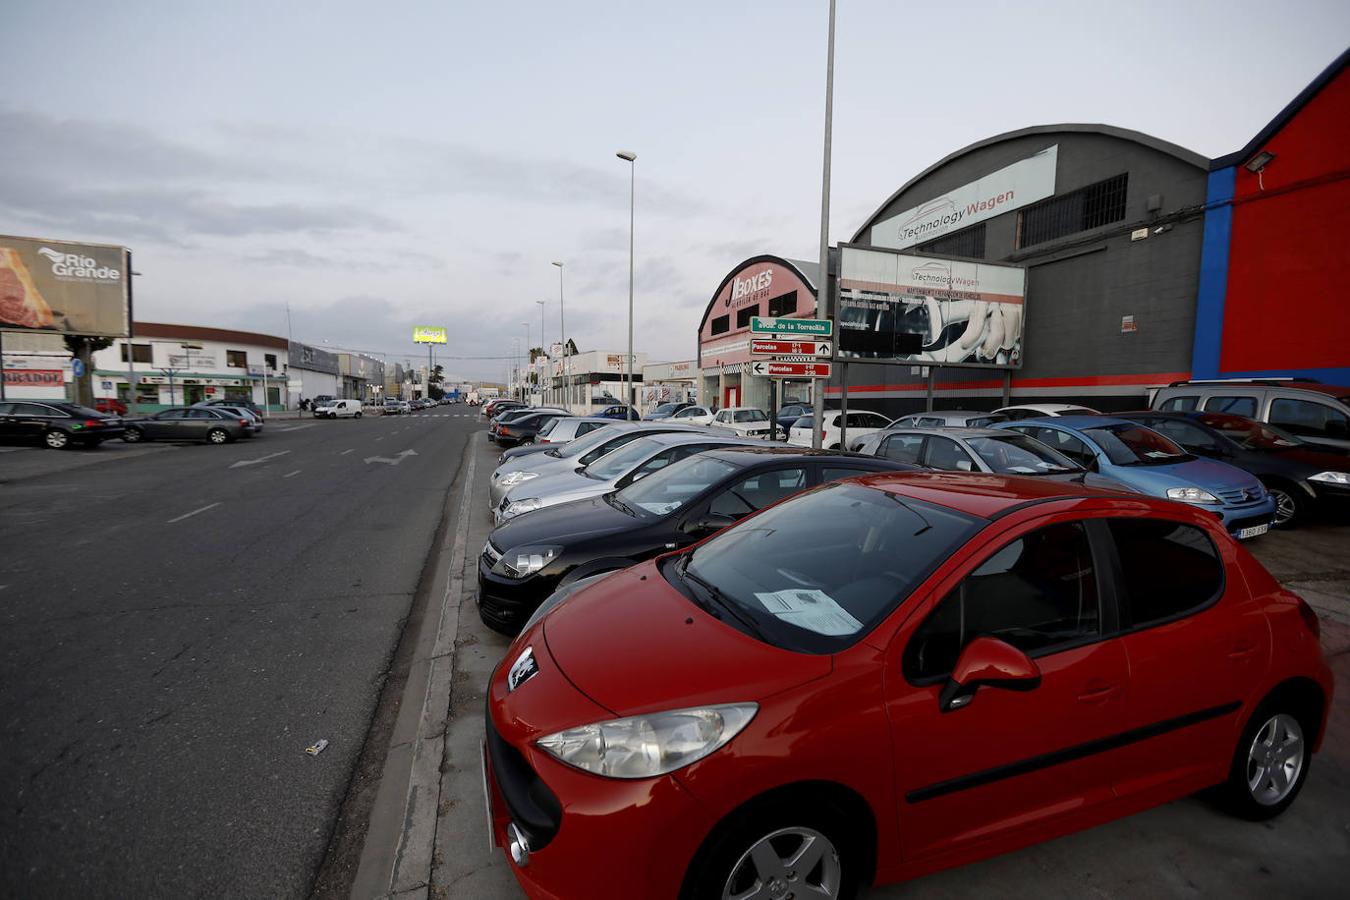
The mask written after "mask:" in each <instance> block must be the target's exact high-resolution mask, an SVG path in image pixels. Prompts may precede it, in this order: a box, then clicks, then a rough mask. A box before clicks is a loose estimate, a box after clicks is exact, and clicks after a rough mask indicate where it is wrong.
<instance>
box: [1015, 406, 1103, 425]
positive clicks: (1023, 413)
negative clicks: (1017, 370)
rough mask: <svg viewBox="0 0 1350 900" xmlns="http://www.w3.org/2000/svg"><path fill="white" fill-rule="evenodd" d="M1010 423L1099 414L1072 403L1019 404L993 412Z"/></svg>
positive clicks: (1087, 407) (1088, 407)
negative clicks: (1019, 420)
mask: <svg viewBox="0 0 1350 900" xmlns="http://www.w3.org/2000/svg"><path fill="white" fill-rule="evenodd" d="M994 412H995V413H997V414H999V415H1002V416H1006V417H1007V418H1008V419H1010V420H1012V421H1016V420H1018V419H1037V418H1041V417H1042V416H1099V415H1101V413H1100V412H1099V411H1097V410H1095V409H1093V408H1092V407H1090V406H1078V405H1076V404H1073V403H1019V404H1017V405H1016V406H1004V407H1000V408H999V409H996V410H994Z"/></svg>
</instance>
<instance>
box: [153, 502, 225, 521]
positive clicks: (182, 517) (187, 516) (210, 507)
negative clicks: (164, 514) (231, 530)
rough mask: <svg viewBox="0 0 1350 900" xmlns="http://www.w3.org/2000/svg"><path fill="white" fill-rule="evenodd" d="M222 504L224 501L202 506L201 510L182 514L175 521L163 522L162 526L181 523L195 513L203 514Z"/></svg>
mask: <svg viewBox="0 0 1350 900" xmlns="http://www.w3.org/2000/svg"><path fill="white" fill-rule="evenodd" d="M222 502H224V501H217V502H215V503H210V504H207V505H206V506H203V507H202V508H201V509H194V510H193V511H192V512H190V513H184V514H183V515H181V516H179V517H178V518H176V519H170V520H169V521H167V522H165V523H164V524H165V525H172V524H173V523H174V522H181V521H183V520H184V519H190V518H192V517H193V516H195V515H197V513H204V512H206V511H207V510H208V509H215V508H216V507H217V506H219V505H220V504H221V503H222Z"/></svg>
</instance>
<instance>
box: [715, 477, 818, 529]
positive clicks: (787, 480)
mask: <svg viewBox="0 0 1350 900" xmlns="http://www.w3.org/2000/svg"><path fill="white" fill-rule="evenodd" d="M805 487H806V469H803V468H792V469H775V470H774V471H772V472H759V473H757V474H755V475H751V476H750V477H749V478H745V479H743V480H741V481H739V482H737V483H736V484H733V485H732V486H731V487H728V488H726V489H725V490H723V491H722V492H721V493H720V494H718V495H717V496H716V497H714V498H713V501H712V503H710V504H709V505H708V511H709V512H711V513H715V514H717V515H722V516H730V517H732V518H733V519H739V518H740V517H742V516H746V515H749V514H750V513H752V512H754V511H755V510H757V509H763V508H764V507H766V506H768V505H769V504H771V503H777V502H778V501H779V500H782V499H783V498H784V497H790V496H791V495H793V494H795V493H797V492H798V491H800V490H802V489H803V488H805Z"/></svg>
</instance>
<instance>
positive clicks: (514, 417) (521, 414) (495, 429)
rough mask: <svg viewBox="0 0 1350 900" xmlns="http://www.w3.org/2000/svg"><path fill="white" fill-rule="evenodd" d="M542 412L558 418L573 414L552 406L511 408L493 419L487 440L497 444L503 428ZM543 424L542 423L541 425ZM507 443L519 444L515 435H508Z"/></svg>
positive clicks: (489, 426)
mask: <svg viewBox="0 0 1350 900" xmlns="http://www.w3.org/2000/svg"><path fill="white" fill-rule="evenodd" d="M542 412H548V413H553V414H555V415H558V416H570V415H571V413H569V412H568V411H567V410H565V409H557V408H554V407H551V406H543V407H540V406H517V407H513V408H511V409H508V410H506V411H505V412H502V413H500V414H498V415H496V416H493V417H492V422H491V424H489V425H488V432H487V438H488V440H489V441H493V442H494V443H495V442H497V435H498V433H499V432H500V431H501V430H502V428H504V427H507V426H509V425H510V424H511V423H512V422H515V421H518V420H520V419H523V418H525V417H526V416H533V415H536V414H538V413H542ZM541 424H542V423H541ZM531 437H533V434H532V435H531ZM507 443H508V444H515V443H517V442H516V441H515V439H514V436H513V435H510V434H508V435H507Z"/></svg>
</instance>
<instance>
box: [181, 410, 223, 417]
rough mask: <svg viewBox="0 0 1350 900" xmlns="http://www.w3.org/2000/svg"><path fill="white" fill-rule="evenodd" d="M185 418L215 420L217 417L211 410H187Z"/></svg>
mask: <svg viewBox="0 0 1350 900" xmlns="http://www.w3.org/2000/svg"><path fill="white" fill-rule="evenodd" d="M187 418H189V419H214V418H217V416H216V414H215V413H213V412H211V410H209V409H189V410H188V411H187Z"/></svg>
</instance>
